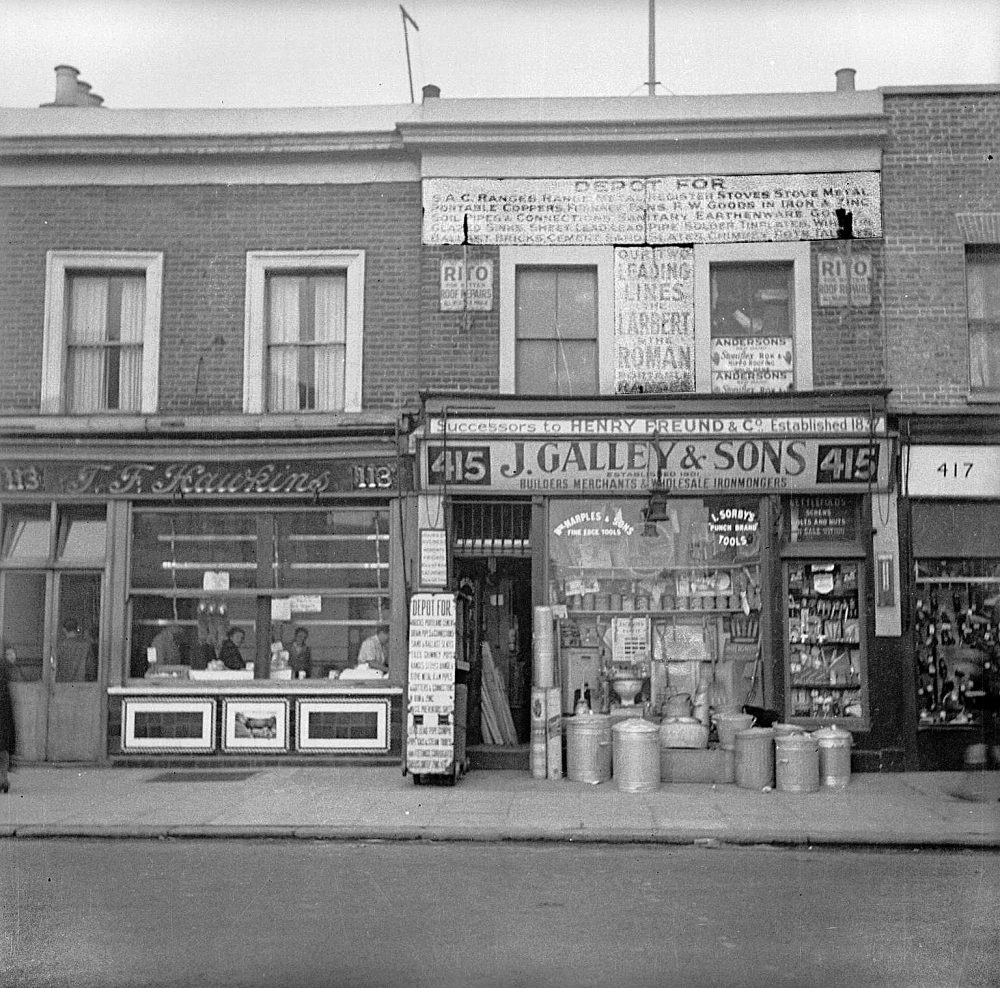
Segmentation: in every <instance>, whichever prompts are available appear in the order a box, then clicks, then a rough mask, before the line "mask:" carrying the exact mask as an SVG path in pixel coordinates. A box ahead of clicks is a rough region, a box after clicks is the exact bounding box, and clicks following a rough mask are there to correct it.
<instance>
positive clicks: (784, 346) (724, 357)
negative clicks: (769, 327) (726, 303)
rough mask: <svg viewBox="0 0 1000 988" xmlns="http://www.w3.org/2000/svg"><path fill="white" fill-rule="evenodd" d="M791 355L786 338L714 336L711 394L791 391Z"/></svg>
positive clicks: (790, 344) (792, 374) (791, 347)
mask: <svg viewBox="0 0 1000 988" xmlns="http://www.w3.org/2000/svg"><path fill="white" fill-rule="evenodd" d="M793 352H794V348H793V340H792V338H791V337H790V336H714V337H712V391H714V392H715V393H716V394H743V393H746V392H755V393H759V392H761V391H791V390H792V388H793V386H794V383H795V368H794V364H793V357H792V354H793Z"/></svg>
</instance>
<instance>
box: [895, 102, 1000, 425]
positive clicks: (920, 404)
mask: <svg viewBox="0 0 1000 988" xmlns="http://www.w3.org/2000/svg"><path fill="white" fill-rule="evenodd" d="M885 113H886V118H887V126H888V132H889V133H888V140H887V143H886V147H885V152H884V156H883V170H882V194H883V215H884V220H885V269H886V270H885V293H886V334H887V337H888V341H889V348H888V352H889V368H890V385H891V387H892V388H893V389H894V395H893V402H894V404H895V405H896V407H898V408H900V409H902V410H913V409H916V408H924V409H935V408H939V409H941V410H947V409H949V408H962V407H965V406H966V404H967V396H968V390H969V347H968V329H967V324H966V297H965V244H966V242H967V241H968V242H970V243H975V242H976V240H977V239H978V238H979V236H981V235H982V234H981V233H979V232H977V229H979V230H983V229H984V228H985V232H987V233H988V232H989V228H990V227H991V226H993V225H994V224H990V223H985V224H984V223H982V222H976V221H973V222H967V221H965V220H964V219H962V217H963V215H964V214H970V213H971V214H975V213H1000V93H996V94H961V93H950V94H945V93H940V94H917V93H913V94H896V93H887V94H886V97H885Z"/></svg>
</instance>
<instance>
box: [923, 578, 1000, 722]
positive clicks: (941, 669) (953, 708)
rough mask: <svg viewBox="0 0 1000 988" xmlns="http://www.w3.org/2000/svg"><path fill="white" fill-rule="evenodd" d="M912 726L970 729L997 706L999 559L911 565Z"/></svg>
mask: <svg viewBox="0 0 1000 988" xmlns="http://www.w3.org/2000/svg"><path fill="white" fill-rule="evenodd" d="M913 616H914V624H913V640H914V649H915V655H914V665H915V674H916V691H917V709H918V712H919V726H920V728H921V729H923V730H932V729H934V728H939V727H949V728H955V727H968V728H970V729H976V728H979V727H981V726H982V725H983V724H984V722H986V721H987V720H995V719H996V717H997V710H998V707H1000V559H935V560H917V561H916V563H915V564H914V601H913Z"/></svg>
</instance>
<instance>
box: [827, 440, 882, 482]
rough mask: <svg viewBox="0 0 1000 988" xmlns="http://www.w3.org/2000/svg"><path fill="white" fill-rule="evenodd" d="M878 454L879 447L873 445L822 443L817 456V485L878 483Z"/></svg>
mask: <svg viewBox="0 0 1000 988" xmlns="http://www.w3.org/2000/svg"><path fill="white" fill-rule="evenodd" d="M878 452H879V447H878V446H877V445H876V444H873V443H872V444H869V443H865V444H860V443H837V444H827V443H820V444H819V448H818V451H817V456H816V483H817V484H867V483H871V484H874V483H877V482H878Z"/></svg>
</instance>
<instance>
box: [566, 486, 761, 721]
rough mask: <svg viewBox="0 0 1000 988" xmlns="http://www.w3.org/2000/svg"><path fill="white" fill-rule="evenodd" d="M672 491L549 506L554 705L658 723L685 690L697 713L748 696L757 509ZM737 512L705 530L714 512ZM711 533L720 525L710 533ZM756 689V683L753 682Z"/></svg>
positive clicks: (754, 642)
mask: <svg viewBox="0 0 1000 988" xmlns="http://www.w3.org/2000/svg"><path fill="white" fill-rule="evenodd" d="M730 502H731V499H727V501H726V503H725V504H720V505H716V504H713V502H712V501H711V500H705V501H702V500H700V499H695V498H677V499H670V500H669V501H668V502H667V509H666V511H665V512H664V513H665V516H666V517H665V519H664V520H663V521H658V522H650V521H649V520H648V519H647V518H646V516H645V514H644V513H648V512H647V511H646V509H647V505H646V502H645V501H644V500H628V499H623V500H620V501H618V500H615V501H610V502H608V503H605V504H599V505H597V506H595V505H594V503H593V502H578V501H575V502H554V503H553V504H552V505H551V506H550V518H551V522H552V524H551V535H550V541H549V547H550V566H549V603H550V605H552V606H553V608H554V612H555V613H556V614H557V615H558V616H559V622H558V624H559V627H558V636H557V646H558V649H559V667H560V676H561V682H562V686H563V712H564V713H565V714H572V713H573V711H574V710H575V709H576V708H577V704H578V702H579V700H580V699H581V698H583V697H585V695H586V691H587V690H588V689H589V690H590V694H591V709H592V710H594V712H604V713H611V714H612V715H617V716H640V715H645V716H647V717H652V718H654V719H656V718H657V717H658V716H660V715H661V714H662V713H663V711H664V709H665V704H666V701H667V699H668V698H669V697H672V696H673V697H676V696H677V695H679V694H680V695H683V694H687V695H688V696H689V698H690V701H691V705H692V708H693V712H694V714H695V716H701V717H704V718H705V722H706V723H707V717H708V711H709V708H710V707H711V706H716V707H719V706H738V705H740V704H742V703H744V702H747V697H748V696H749V695H750V694H751V693H752V691H753V688H754V685H755V679H756V678H759V677H758V672H759V663H758V661H757V660H758V657H759V644H758V640H759V628H760V621H759V617H758V615H759V610H760V587H761V567H760V557H759V542H758V538H757V534H758V529H759V520H758V519H759V515H758V505H757V502H756V501H755V500H751V499H743V500H742V501H741V502H740V506H739V507H738V508H736V507H733V505H732V504H731V503H730ZM727 512H732V513H733V514H732V517H733V518H736V517H738V518H739V519H740V521H741V522H742V524H743V525H744V526H745V527H744V528H743V529H741V530H740V531H739V533H738V535H734V531H735V528H734V525H735V522H732V521H727V523H726V525H725V526H718V527H713V519H718V518H719V517H722V516H724V515H725V516H727V518H728V517H729V516H728V515H727ZM720 529H721V531H720ZM757 685H759V683H757Z"/></svg>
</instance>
